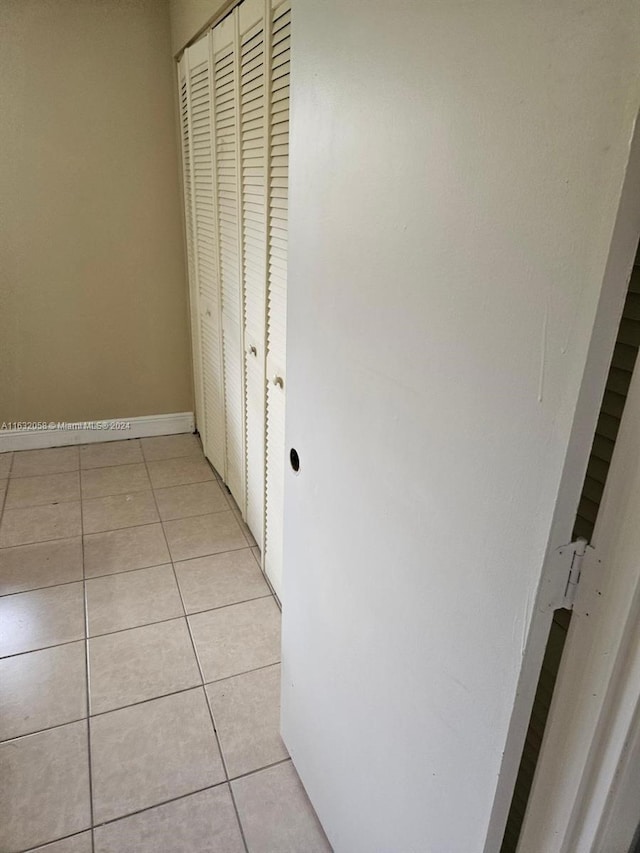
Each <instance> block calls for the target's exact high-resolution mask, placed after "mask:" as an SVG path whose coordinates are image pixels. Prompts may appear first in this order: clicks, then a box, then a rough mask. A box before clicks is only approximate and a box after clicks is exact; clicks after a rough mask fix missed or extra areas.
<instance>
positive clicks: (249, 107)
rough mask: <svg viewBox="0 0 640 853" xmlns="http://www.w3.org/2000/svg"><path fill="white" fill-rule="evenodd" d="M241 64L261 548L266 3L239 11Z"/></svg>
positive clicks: (252, 501) (252, 472)
mask: <svg viewBox="0 0 640 853" xmlns="http://www.w3.org/2000/svg"><path fill="white" fill-rule="evenodd" d="M237 15H238V47H239V64H240V154H241V156H240V167H241V199H242V201H241V209H242V276H243V281H242V283H243V300H244V302H243V307H244V316H243V320H244V348H245V353H244V358H245V434H246V481H247V488H246V497H247V501H246V521H247V524H248V525H249V528H250V529H251V532H252V533H253V535H254V537H255V539H256V541H257V542H258V545H259V546H260V547H262V544H263V526H264V482H265V406H266V399H265V338H266V330H265V310H266V270H267V204H268V199H267V184H266V176H267V156H266V155H267V139H266V138H265V135H266V133H267V130H268V128H267V125H266V104H265V49H266V44H265V25H264V24H265V2H264V0H245V2H243V3H241V4H240V6H238V9H237Z"/></svg>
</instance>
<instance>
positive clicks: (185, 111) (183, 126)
mask: <svg viewBox="0 0 640 853" xmlns="http://www.w3.org/2000/svg"><path fill="white" fill-rule="evenodd" d="M178 99H179V104H180V138H181V148H182V170H183V172H182V178H183V191H184V218H185V231H186V238H187V239H186V242H187V272H188V276H189V307H190V319H191V344H192V351H193V373H194V377H193V378H194V386H195V398H196V417H197V421H198V429H199V430H200V434H201V436H202V440H203V443H204V441H205V433H206V427H205V424H204V413H203V410H204V401H203V393H202V348H201V346H200V334H199V327H200V315H199V311H198V283H197V279H196V270H195V234H194V225H193V174H192V171H191V109H190V104H189V65H188V55H187V53H186V52H185V53H184V55H183V56H182V58H181V60H180V62H179V63H178Z"/></svg>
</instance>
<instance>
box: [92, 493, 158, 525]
mask: <svg viewBox="0 0 640 853" xmlns="http://www.w3.org/2000/svg"><path fill="white" fill-rule="evenodd" d="M152 521H159V516H158V510H157V509H156V502H155V500H154V498H153V492H149V491H147V492H131V493H128V494H126V495H111V496H109V497H106V498H92V499H91V500H85V501H83V502H82V523H83V526H84V532H85V533H100V532H101V531H103V530H117V529H118V528H120V527H137V526H138V525H140V524H150V523H151V522H152Z"/></svg>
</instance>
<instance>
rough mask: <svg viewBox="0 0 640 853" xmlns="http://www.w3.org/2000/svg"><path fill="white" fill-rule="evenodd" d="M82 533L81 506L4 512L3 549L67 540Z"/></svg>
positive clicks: (1, 526)
mask: <svg viewBox="0 0 640 853" xmlns="http://www.w3.org/2000/svg"><path fill="white" fill-rule="evenodd" d="M81 533H82V524H81V517H80V503H79V501H78V502H72V503H63V504H47V505H46V506H34V507H27V508H24V509H5V511H4V513H3V514H2V524H0V548H10V547H11V546H13V545H27V544H29V542H45V541H46V540H48V539H66V538H67V537H69V536H79V535H80V534H81Z"/></svg>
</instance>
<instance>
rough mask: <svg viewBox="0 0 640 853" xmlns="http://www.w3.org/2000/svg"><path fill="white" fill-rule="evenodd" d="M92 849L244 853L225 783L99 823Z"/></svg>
mask: <svg viewBox="0 0 640 853" xmlns="http://www.w3.org/2000/svg"><path fill="white" fill-rule="evenodd" d="M95 845H96V846H95V853H125V851H130V853H134V851H135V853H160V852H161V853H244V849H245V848H244V844H243V843H242V836H241V835H240V828H239V826H238V819H237V817H236V812H235V809H234V807H233V801H232V799H231V793H230V792H229V786H228V785H219V786H217V787H216V788H209V789H208V790H206V791H200V792H199V793H198V794H191V795H190V796H188V797H182V798H181V799H179V800H175V801H174V802H172V803H166V804H165V805H163V806H156V807H155V808H153V809H148V810H147V811H144V812H140V814H136V815H132V816H131V817H125V818H122V820H117V821H114V823H108V824H106V825H105V826H99V827H97V828H96V831H95Z"/></svg>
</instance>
